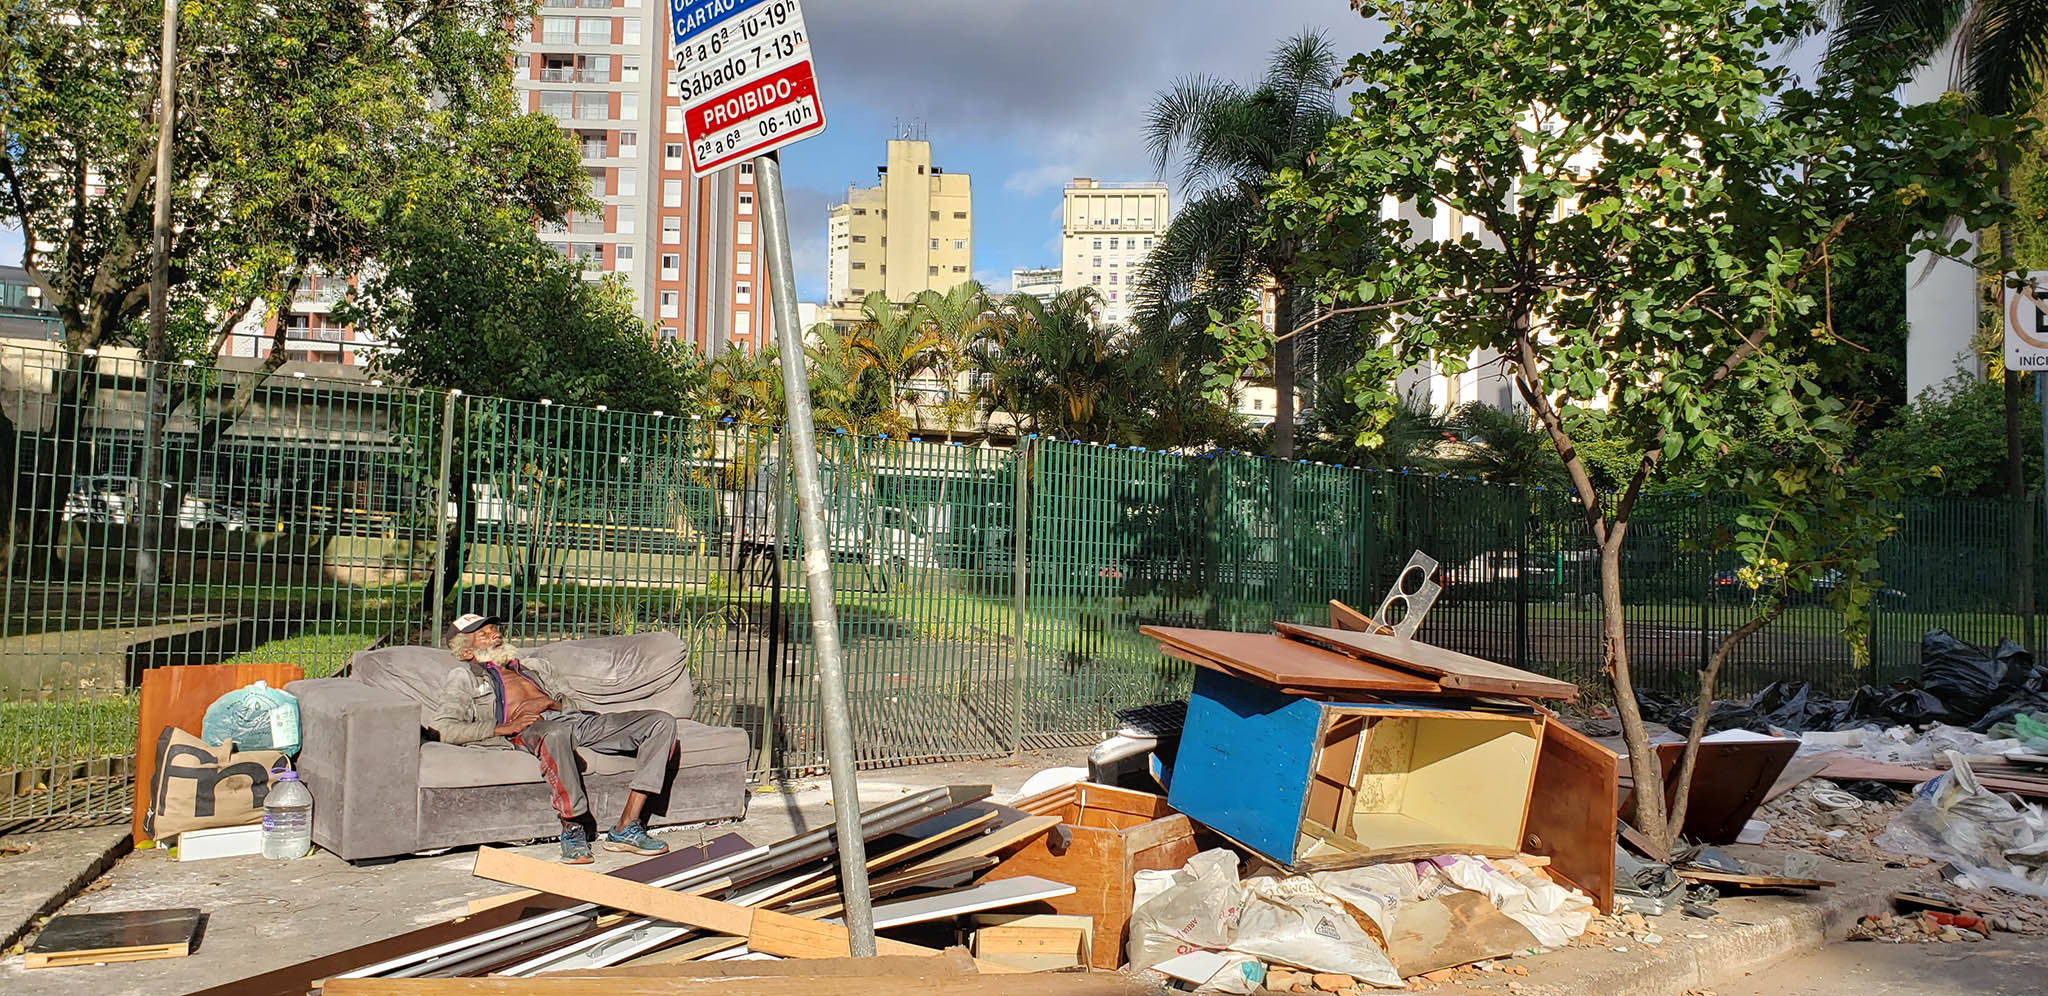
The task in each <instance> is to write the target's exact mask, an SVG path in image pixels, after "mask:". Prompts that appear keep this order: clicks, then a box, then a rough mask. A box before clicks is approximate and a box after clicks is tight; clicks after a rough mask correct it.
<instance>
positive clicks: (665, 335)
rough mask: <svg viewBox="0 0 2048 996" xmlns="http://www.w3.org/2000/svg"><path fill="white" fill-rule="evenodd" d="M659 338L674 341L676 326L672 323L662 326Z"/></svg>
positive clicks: (664, 340)
mask: <svg viewBox="0 0 2048 996" xmlns="http://www.w3.org/2000/svg"><path fill="white" fill-rule="evenodd" d="M661 338H662V341H663V342H674V341H675V340H676V327H675V326H673V325H664V326H662V327H661Z"/></svg>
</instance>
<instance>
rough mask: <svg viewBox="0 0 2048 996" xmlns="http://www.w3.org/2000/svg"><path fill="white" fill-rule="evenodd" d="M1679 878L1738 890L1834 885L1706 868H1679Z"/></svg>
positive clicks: (1816, 880) (1804, 879)
mask: <svg viewBox="0 0 2048 996" xmlns="http://www.w3.org/2000/svg"><path fill="white" fill-rule="evenodd" d="M1673 870H1674V871H1675V872H1677V874H1678V877H1679V878H1682V879H1684V880H1686V881H1688V882H1699V883H1703V884H1706V885H1714V886H1722V885H1727V886H1733V887H1735V888H1738V889H1802V890H1804V889H1819V888H1824V887H1826V886H1830V885H1833V884H1835V883H1833V882H1826V881H1822V880H1821V879H1817V878H1785V877H1784V876H1782V875H1737V874H1735V873H1733V872H1717V871H1707V870H1706V869H1704V868H1677V869H1673Z"/></svg>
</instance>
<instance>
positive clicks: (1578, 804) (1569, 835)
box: [1522, 719, 1620, 913]
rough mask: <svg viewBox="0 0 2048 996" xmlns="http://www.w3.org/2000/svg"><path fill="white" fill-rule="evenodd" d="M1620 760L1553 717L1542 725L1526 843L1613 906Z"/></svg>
mask: <svg viewBox="0 0 2048 996" xmlns="http://www.w3.org/2000/svg"><path fill="white" fill-rule="evenodd" d="M1618 765H1619V759H1618V758H1617V757H1616V756H1615V754H1614V752H1613V751H1611V750H1608V749H1607V748H1605V747H1603V746H1601V745H1600V743H1599V742H1598V741H1596V740H1594V739H1593V738H1591V737H1588V736H1586V735H1585V734H1583V733H1580V732H1579V731H1577V730H1574V729H1572V728H1571V727H1569V726H1566V725H1565V724H1564V721H1563V720H1558V719H1552V720H1550V721H1549V722H1547V723H1544V724H1543V748H1542V751H1541V752H1540V753H1539V754H1538V755H1537V758H1536V783H1535V789H1534V790H1533V791H1531V792H1530V793H1529V819H1528V822H1527V823H1526V824H1525V825H1524V826H1523V830H1522V833H1523V837H1522V847H1523V848H1524V849H1526V850H1528V851H1529V852H1530V853H1532V854H1539V855H1544V856H1546V857H1548V858H1549V859H1550V869H1549V874H1550V875H1551V877H1553V878H1556V879H1559V880H1560V881H1562V882H1564V883H1565V884H1567V885H1570V886H1572V887H1573V888H1576V889H1578V890H1579V891H1581V892H1584V893H1585V894H1586V895H1588V896H1591V897H1593V904H1594V905H1595V906H1598V907H1599V908H1600V912H1602V913H1611V912H1613V911H1614V814H1615V811H1616V807H1617V806H1618V805H1619V804H1620V800H1619V798H1618V796H1619V794H1620V789H1619V788H1618V783H1617V782H1616V781H1615V769H1616V768H1617V766H1618Z"/></svg>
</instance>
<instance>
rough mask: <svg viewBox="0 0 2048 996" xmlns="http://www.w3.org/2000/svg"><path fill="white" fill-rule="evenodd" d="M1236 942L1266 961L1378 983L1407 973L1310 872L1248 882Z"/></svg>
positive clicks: (1396, 982)
mask: <svg viewBox="0 0 2048 996" xmlns="http://www.w3.org/2000/svg"><path fill="white" fill-rule="evenodd" d="M1230 948H1231V950H1233V951H1241V952H1243V953H1245V954H1249V955H1256V956H1257V957H1258V958H1259V959H1260V960H1262V961H1268V962H1279V963H1281V964H1283V965H1293V966H1295V967H1296V968H1305V969H1308V970H1309V971H1312V972H1340V973H1343V974H1345V975H1349V976H1351V977H1352V978H1354V979H1358V980H1359V981H1361V982H1369V983H1372V984H1373V985H1376V986H1398V985H1400V984H1401V973H1399V972H1397V971H1395V970H1394V963H1393V961H1392V960H1391V959H1389V958H1388V957H1387V953H1386V951H1384V950H1382V949H1381V948H1380V945H1379V942H1378V941H1377V940H1375V939H1374V938H1373V936H1372V935H1371V934H1369V933H1367V932H1366V930H1365V928H1364V927H1361V926H1359V924H1358V921H1357V920H1354V919H1352V917H1351V914H1350V913H1349V912H1347V911H1346V910H1345V909H1344V904H1342V903H1340V902H1338V901H1337V900H1336V899H1334V898H1332V897H1331V896H1330V895H1329V894H1328V893H1326V892H1324V891H1322V890H1321V889H1318V888H1316V884H1315V883H1314V882H1312V881H1310V880H1309V879H1308V878H1306V877H1301V876H1297V877H1294V878H1255V879H1251V880H1249V881H1247V882H1245V883H1244V908H1243V910H1242V911H1241V912H1240V913H1239V914H1238V918H1237V939H1236V940H1234V941H1232V942H1231V944H1230Z"/></svg>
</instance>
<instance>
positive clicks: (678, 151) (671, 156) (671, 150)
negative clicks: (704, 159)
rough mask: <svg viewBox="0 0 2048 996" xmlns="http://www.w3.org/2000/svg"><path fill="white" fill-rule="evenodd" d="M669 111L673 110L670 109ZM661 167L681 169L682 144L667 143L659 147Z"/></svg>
mask: <svg viewBox="0 0 2048 996" xmlns="http://www.w3.org/2000/svg"><path fill="white" fill-rule="evenodd" d="M669 110H675V108H673V107H671V108H669ZM661 165H662V167H663V168H664V169H682V168H683V143H681V142H669V143H668V144H666V145H663V146H662V147H661Z"/></svg>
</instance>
